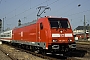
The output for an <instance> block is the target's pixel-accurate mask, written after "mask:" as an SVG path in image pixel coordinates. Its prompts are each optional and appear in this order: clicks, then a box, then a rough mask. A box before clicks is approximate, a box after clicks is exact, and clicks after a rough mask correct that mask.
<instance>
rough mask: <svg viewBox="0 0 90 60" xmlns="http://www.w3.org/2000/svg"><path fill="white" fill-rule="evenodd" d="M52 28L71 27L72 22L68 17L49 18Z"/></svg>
mask: <svg viewBox="0 0 90 60" xmlns="http://www.w3.org/2000/svg"><path fill="white" fill-rule="evenodd" d="M48 20H49V22H50V26H51V28H70V24H69V23H68V20H67V19H62V18H61V19H60V18H48Z"/></svg>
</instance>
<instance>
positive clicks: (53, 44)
mask: <svg viewBox="0 0 90 60" xmlns="http://www.w3.org/2000/svg"><path fill="white" fill-rule="evenodd" d="M0 40H1V41H6V42H9V43H12V44H15V45H19V46H21V47H25V48H28V49H30V50H31V51H34V52H36V53H46V52H51V53H65V52H68V51H71V50H73V49H76V43H75V40H74V36H73V31H72V28H71V25H70V22H69V20H68V18H62V17H61V18H57V17H51V16H45V17H41V18H39V19H38V20H34V21H32V22H30V23H27V24H24V25H21V26H18V27H15V28H13V29H11V30H8V31H3V32H1V33H0Z"/></svg>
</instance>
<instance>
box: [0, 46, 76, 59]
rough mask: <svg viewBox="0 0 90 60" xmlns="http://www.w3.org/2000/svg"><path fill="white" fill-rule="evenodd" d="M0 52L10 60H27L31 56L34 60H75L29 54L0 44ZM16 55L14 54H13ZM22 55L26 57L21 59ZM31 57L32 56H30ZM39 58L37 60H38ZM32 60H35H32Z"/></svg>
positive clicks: (27, 51)
mask: <svg viewBox="0 0 90 60" xmlns="http://www.w3.org/2000/svg"><path fill="white" fill-rule="evenodd" d="M0 48H1V51H2V52H3V53H5V54H6V55H7V56H8V57H10V58H11V60H29V59H30V58H31V57H30V56H31V55H34V56H36V57H35V58H36V59H39V60H40V59H41V60H62V59H63V60H76V59H74V58H70V57H69V58H67V57H63V58H62V56H61V57H60V56H56V57H55V56H51V55H46V56H44V55H42V54H36V53H34V52H31V51H29V50H26V49H21V48H18V47H15V46H11V45H8V44H2V46H1V45H0ZM7 49H8V50H7ZM21 52H22V53H21ZM15 53H16V54H15ZM18 54H19V55H18ZM23 55H26V56H28V57H29V58H28V57H27V58H25V56H24V57H23ZM32 57H33V56H32ZM38 57H39V58H38ZM32 60H35V59H34V58H33V59H32Z"/></svg>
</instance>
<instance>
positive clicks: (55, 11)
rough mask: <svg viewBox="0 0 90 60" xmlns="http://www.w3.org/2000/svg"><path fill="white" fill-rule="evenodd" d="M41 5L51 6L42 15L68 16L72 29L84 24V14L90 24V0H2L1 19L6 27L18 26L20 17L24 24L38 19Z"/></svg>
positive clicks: (0, 6) (0, 2)
mask: <svg viewBox="0 0 90 60" xmlns="http://www.w3.org/2000/svg"><path fill="white" fill-rule="evenodd" d="M78 5H80V6H78ZM40 6H47V7H50V9H47V10H46V11H45V12H46V13H43V14H42V15H41V16H42V17H44V16H54V17H64V18H68V19H69V21H70V23H71V26H72V29H75V28H76V27H77V26H83V25H84V24H83V22H84V15H85V20H86V25H87V24H89V25H90V0H0V19H2V20H3V19H4V29H6V28H14V27H16V26H18V20H19V19H20V20H21V23H22V24H24V23H27V22H31V21H33V20H36V19H37V13H38V9H37V8H38V7H40ZM41 11H43V9H42V10H41Z"/></svg>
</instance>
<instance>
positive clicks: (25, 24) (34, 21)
mask: <svg viewBox="0 0 90 60" xmlns="http://www.w3.org/2000/svg"><path fill="white" fill-rule="evenodd" d="M42 18H43V17H42ZM44 18H60V17H48V16H45V17H44ZM61 19H67V18H62V17H61ZM36 22H37V20H33V21H32V22H28V23H24V24H21V25H20V26H17V27H15V28H20V27H24V26H28V25H30V24H34V23H36Z"/></svg>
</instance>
